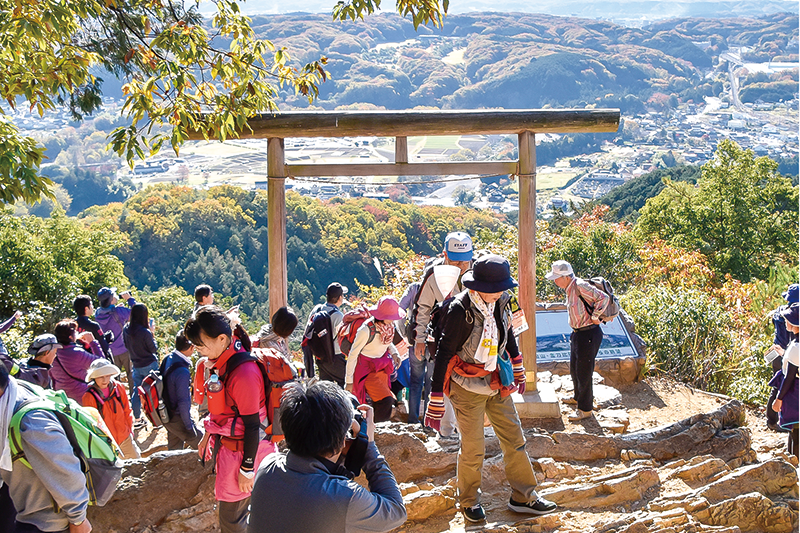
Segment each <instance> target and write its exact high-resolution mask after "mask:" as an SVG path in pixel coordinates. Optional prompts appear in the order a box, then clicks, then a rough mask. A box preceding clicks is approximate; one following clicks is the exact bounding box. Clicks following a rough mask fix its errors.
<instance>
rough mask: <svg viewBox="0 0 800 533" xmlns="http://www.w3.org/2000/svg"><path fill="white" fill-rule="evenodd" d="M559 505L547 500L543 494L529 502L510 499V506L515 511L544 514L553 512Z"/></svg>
mask: <svg viewBox="0 0 800 533" xmlns="http://www.w3.org/2000/svg"><path fill="white" fill-rule="evenodd" d="M557 507H558V505H556V504H555V503H553V502H551V501H550V500H545V499H544V498H542V497H541V496H539V497H538V498H536V499H535V500H534V501H532V502H528V503H519V502H515V501H514V500H513V499H509V500H508V508H509V509H510V510H511V511H514V512H515V513H527V514H535V515H543V514H550V513H552V512H553V511H555V510H556V508H557Z"/></svg>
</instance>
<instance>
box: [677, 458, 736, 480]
mask: <svg viewBox="0 0 800 533" xmlns="http://www.w3.org/2000/svg"><path fill="white" fill-rule="evenodd" d="M696 459H701V460H700V461H690V462H689V464H687V465H685V466H681V467H679V468H677V469H676V470H675V471H674V472H672V473H670V474H669V475H668V476H667V477H668V478H674V477H677V478H680V479H682V480H684V481H686V482H687V483H697V482H706V481H708V480H709V479H711V478H713V477H714V476H716V475H717V474H720V473H723V472H730V470H731V469H730V467H729V466H728V465H727V464H726V463H725V461H723V460H722V459H719V458H717V457H708V456H703V457H698V458H696Z"/></svg>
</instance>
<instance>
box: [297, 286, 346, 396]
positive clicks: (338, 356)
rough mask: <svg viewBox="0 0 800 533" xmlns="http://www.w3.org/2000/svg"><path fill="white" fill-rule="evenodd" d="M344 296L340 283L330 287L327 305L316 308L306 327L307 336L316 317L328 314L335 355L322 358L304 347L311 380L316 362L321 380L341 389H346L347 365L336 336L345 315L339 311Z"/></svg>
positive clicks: (307, 369)
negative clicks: (320, 313)
mask: <svg viewBox="0 0 800 533" xmlns="http://www.w3.org/2000/svg"><path fill="white" fill-rule="evenodd" d="M344 295H345V287H343V286H342V285H341V284H340V283H331V284H330V285H328V289H327V290H326V291H325V298H326V303H324V304H320V305H318V306H316V307H314V309H313V310H312V311H311V314H310V315H309V317H308V325H307V326H306V334H308V329H309V325H311V322H312V320H313V318H314V315H316V314H317V313H319V312H322V311H324V312H327V313H328V315H329V316H330V321H331V328H330V331H329V332H328V333H327V334H328V336H329V337H330V339H331V342H332V344H333V355H332V356H330V358H328V356H327V355H324V356H321V355H322V354H318V353H312V351H311V350H310V349H309V347H308V346H304V347H303V363H304V364H305V366H306V375H307V376H308V377H309V378H312V377H314V361H315V360H316V363H317V370H318V372H319V379H321V380H323V381H333V382H335V383H338V384H339V386H340V387H344V373H345V367H346V366H347V363H346V362H345V357H344V355H343V354H342V348H341V346H339V341H338V340H337V339H336V338H335V337H336V335H335V334H336V332H337V331H339V326H340V325H341V323H342V318H343V317H344V314H343V313H342V312H341V311H340V310H339V307H341V305H342V304H343V303H344Z"/></svg>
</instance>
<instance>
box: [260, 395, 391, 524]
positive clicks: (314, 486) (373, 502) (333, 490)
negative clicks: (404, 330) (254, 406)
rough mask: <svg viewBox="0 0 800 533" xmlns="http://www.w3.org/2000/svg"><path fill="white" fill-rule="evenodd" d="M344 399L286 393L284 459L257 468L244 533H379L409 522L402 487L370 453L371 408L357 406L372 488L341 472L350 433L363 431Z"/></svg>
mask: <svg viewBox="0 0 800 533" xmlns="http://www.w3.org/2000/svg"><path fill="white" fill-rule="evenodd" d="M348 396H349V395H347V394H346V393H345V392H344V391H342V390H341V389H340V388H339V387H337V386H336V385H335V384H333V383H328V382H325V381H321V382H318V383H314V384H313V385H311V386H308V385H307V384H306V383H294V384H291V385H289V386H288V387H287V390H286V392H285V393H284V397H283V398H284V399H283V408H282V410H281V415H280V420H281V426H282V427H283V431H284V435H285V437H286V447H287V448H288V452H287V453H273V454H271V455H269V456H268V457H267V458H266V459H265V460H264V462H262V463H261V466H260V467H259V468H258V474H257V475H256V481H255V485H254V487H253V497H252V511H251V514H250V524H249V526H248V528H247V531H248V533H269V532H276V533H329V532H338V531H342V532H344V531H374V532H381V531H390V530H392V529H395V528H397V527H399V526H400V525H402V524H403V523H404V522H405V521H406V509H405V506H404V505H403V496H402V495H401V493H400V487H398V485H397V481H396V480H395V478H394V474H392V471H391V470H390V469H389V465H388V464H387V463H386V460H385V459H384V458H383V457H382V456H381V455H380V454H379V452H378V448H377V446H376V445H375V422H374V421H373V411H372V408H371V407H369V406H366V405H360V406H358V410H359V411H360V413H361V416H362V417H363V418H364V419H365V433H366V435H365V437H366V440H367V441H368V442H367V444H366V450H365V453H364V458H363V459H364V463H363V466H362V467H361V468H362V469H363V470H364V474H365V477H366V478H367V483H368V484H369V488H368V489H367V488H365V487H363V486H362V485H360V484H358V483H356V482H355V481H353V473H352V472H350V471H349V470H348V469H347V468H345V467H344V466H343V465H342V464H341V461H342V459H343V456H344V455H347V452H345V451H344V448H345V444H346V442H347V436H348V432H349V431H351V430H352V431H353V432H354V434H357V433H359V432H360V431H361V430H360V428H359V424H358V423H356V422H355V420H354V418H353V404H352V403H351V402H350V398H348ZM354 426H355V427H354Z"/></svg>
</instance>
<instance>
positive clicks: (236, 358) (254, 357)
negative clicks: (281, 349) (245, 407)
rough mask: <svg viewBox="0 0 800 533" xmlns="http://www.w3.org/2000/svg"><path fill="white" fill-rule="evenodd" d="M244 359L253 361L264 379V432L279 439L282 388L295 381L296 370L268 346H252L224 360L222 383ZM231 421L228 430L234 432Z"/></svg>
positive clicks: (281, 433) (281, 435) (281, 430)
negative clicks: (247, 350)
mask: <svg viewBox="0 0 800 533" xmlns="http://www.w3.org/2000/svg"><path fill="white" fill-rule="evenodd" d="M248 361H254V362H255V363H256V364H257V365H258V369H259V370H260V371H261V378H262V380H263V381H264V403H265V406H266V409H267V426H266V427H264V431H265V432H266V434H267V437H269V439H270V440H271V441H272V442H279V441H281V440H283V429H282V428H281V419H280V408H281V400H282V398H283V388H284V387H285V386H286V385H288V384H289V383H292V382H294V381H297V371H296V370H295V369H294V367H292V365H291V364H290V363H289V362H288V361H287V360H286V359H284V358H283V357H282V356H281V355H280V354H279V353H278V352H276V351H275V350H273V349H272V348H253V351H252V352H239V353H236V354H234V355H233V356H231V358H230V359H228V362H227V363H226V365H225V373H224V374H223V375H222V376H220V380H221V381H222V382H223V385H224V383H225V381H226V380H227V377H228V376H229V375H230V374H231V372H233V371H234V369H236V368H237V367H238V366H239V365H241V364H243V363H246V362H248ZM234 411H235V409H234ZM238 416H239V415H238V413H237V414H236V417H237V418H238ZM235 424H236V421H235V420H234V422H233V424H232V425H231V433H233V431H234V426H235ZM262 427H263V423H262Z"/></svg>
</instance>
